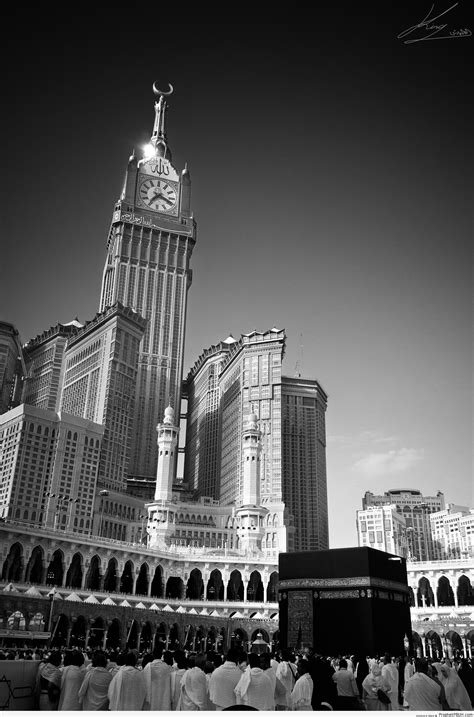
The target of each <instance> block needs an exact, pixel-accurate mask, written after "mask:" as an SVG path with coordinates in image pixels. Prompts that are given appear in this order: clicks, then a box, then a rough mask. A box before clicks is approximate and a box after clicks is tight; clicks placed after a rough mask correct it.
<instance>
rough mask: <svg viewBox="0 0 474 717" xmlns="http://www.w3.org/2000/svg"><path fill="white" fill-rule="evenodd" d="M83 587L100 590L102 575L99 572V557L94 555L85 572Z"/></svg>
mask: <svg viewBox="0 0 474 717" xmlns="http://www.w3.org/2000/svg"><path fill="white" fill-rule="evenodd" d="M85 587H86V589H87V590H101V589H102V576H101V574H100V558H99V556H98V555H94V556H93V557H92V560H91V562H90V565H89V570H88V571H87V573H86V579H85Z"/></svg>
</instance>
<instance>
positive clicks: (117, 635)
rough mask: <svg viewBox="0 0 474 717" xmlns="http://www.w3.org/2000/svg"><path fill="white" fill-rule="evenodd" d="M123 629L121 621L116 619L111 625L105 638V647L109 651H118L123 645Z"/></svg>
mask: <svg viewBox="0 0 474 717" xmlns="http://www.w3.org/2000/svg"><path fill="white" fill-rule="evenodd" d="M121 638H122V627H121V623H120V620H118V619H117V618H116V617H114V619H113V620H112V622H111V623H110V625H109V627H108V630H107V635H106V638H105V647H106V649H107V650H118V649H119V647H120V644H121Z"/></svg>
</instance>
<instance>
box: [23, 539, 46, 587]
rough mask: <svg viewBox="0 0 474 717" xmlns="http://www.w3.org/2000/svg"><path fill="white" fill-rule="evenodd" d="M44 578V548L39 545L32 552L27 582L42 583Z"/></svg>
mask: <svg viewBox="0 0 474 717" xmlns="http://www.w3.org/2000/svg"><path fill="white" fill-rule="evenodd" d="M43 580H44V550H43V548H42V547H41V545H37V546H36V547H35V548H33V550H32V552H31V556H30V559H29V560H28V564H27V566H26V571H25V582H26V583H37V584H39V585H41V584H42V582H43Z"/></svg>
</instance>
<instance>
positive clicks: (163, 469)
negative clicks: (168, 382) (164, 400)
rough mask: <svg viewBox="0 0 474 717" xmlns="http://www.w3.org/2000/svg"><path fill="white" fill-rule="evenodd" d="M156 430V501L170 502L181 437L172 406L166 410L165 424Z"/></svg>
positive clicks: (161, 424) (158, 426)
mask: <svg viewBox="0 0 474 717" xmlns="http://www.w3.org/2000/svg"><path fill="white" fill-rule="evenodd" d="M156 430H157V432H158V441H157V443H158V466H157V469H156V489H155V500H166V501H170V500H171V496H172V493H173V480H174V466H175V463H176V452H177V449H178V435H179V428H178V427H177V426H175V425H174V411H173V409H172V408H171V406H168V408H167V409H166V411H165V417H164V420H163V423H159V424H158V425H157V427H156Z"/></svg>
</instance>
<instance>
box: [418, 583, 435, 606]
mask: <svg viewBox="0 0 474 717" xmlns="http://www.w3.org/2000/svg"><path fill="white" fill-rule="evenodd" d="M417 599H418V605H421V606H423V607H424V606H426V607H433V605H434V595H433V590H432V589H431V585H430V581H429V580H428V578H425V577H424V576H423V577H422V578H420V579H419V581H418V590H417Z"/></svg>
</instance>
